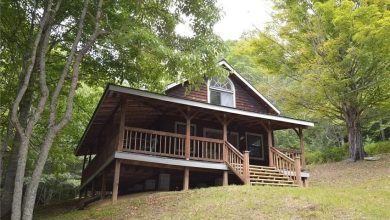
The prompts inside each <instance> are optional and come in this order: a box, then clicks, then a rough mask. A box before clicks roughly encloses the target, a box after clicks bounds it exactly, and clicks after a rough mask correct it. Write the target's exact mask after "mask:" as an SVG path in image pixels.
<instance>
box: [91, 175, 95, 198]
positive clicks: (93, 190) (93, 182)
mask: <svg viewBox="0 0 390 220" xmlns="http://www.w3.org/2000/svg"><path fill="white" fill-rule="evenodd" d="M91 191H92V192H91V194H92V197H94V196H95V195H96V179H93V180H92V189H91Z"/></svg>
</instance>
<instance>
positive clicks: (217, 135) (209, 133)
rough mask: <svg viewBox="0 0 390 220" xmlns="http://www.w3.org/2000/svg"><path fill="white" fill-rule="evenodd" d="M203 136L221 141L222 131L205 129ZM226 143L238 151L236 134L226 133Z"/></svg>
mask: <svg viewBox="0 0 390 220" xmlns="http://www.w3.org/2000/svg"><path fill="white" fill-rule="evenodd" d="M203 136H204V137H207V138H214V139H223V131H222V130H219V129H212V128H205V129H204V131H203ZM228 142H229V143H231V144H232V145H233V146H234V147H236V148H237V149H238V147H239V146H238V133H237V132H231V131H228Z"/></svg>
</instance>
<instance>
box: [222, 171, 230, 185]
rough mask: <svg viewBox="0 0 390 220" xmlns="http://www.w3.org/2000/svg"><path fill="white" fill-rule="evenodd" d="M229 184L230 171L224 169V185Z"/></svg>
mask: <svg viewBox="0 0 390 220" xmlns="http://www.w3.org/2000/svg"><path fill="white" fill-rule="evenodd" d="M227 185H229V178H228V171H226V170H225V171H223V178H222V186H227Z"/></svg>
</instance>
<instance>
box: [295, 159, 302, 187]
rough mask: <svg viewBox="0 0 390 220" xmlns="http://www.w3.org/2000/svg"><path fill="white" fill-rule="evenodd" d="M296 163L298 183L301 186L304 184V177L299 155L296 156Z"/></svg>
mask: <svg viewBox="0 0 390 220" xmlns="http://www.w3.org/2000/svg"><path fill="white" fill-rule="evenodd" d="M294 163H295V177H296V178H297V179H296V183H297V184H298V185H299V186H302V177H301V159H300V158H299V157H295V158H294Z"/></svg>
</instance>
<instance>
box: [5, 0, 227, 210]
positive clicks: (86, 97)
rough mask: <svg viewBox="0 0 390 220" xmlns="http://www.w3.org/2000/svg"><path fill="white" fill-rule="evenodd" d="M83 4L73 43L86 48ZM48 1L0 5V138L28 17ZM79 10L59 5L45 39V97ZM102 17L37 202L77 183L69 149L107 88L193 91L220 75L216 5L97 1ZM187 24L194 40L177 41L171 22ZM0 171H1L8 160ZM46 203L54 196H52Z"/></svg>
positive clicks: (72, 4)
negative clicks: (180, 86) (186, 87)
mask: <svg viewBox="0 0 390 220" xmlns="http://www.w3.org/2000/svg"><path fill="white" fill-rule="evenodd" d="M89 2H90V5H89V9H88V13H87V18H86V23H85V25H84V32H83V37H82V40H81V43H80V44H83V43H85V41H86V40H87V37H86V36H88V35H89V34H91V32H92V31H93V28H94V22H95V19H94V18H93V15H94V11H95V10H96V5H95V4H96V1H89ZM47 3H48V2H47V1H30V0H19V1H11V0H4V1H2V2H1V3H0V4H1V13H0V36H1V41H0V48H1V49H0V57H1V59H0V136H1V140H3V137H4V136H5V134H6V133H7V128H8V126H7V125H8V118H9V117H8V116H9V108H10V106H11V105H12V103H13V101H14V99H15V95H16V93H17V90H18V88H19V87H20V84H21V82H20V81H19V78H23V75H22V76H20V74H23V72H22V71H21V69H22V66H23V65H26V62H27V60H28V59H27V58H28V57H29V53H30V50H31V45H30V42H31V40H32V39H34V37H35V34H36V31H37V24H38V22H37V21H38V20H39V17H35V20H33V21H32V18H34V14H33V13H34V11H37V12H38V14H39V13H42V12H43V9H44V8H45V7H46V4H47ZM82 6H83V4H82V1H79V0H68V1H66V4H65V3H62V4H61V7H60V8H59V11H58V13H57V15H56V16H55V17H54V18H53V19H54V20H53V23H54V26H53V27H54V30H53V34H51V35H50V36H51V39H50V41H49V49H48V51H47V56H46V58H47V62H46V73H47V76H46V78H47V81H48V86H49V91H50V93H52V92H53V90H54V87H55V86H56V82H57V81H58V77H59V75H60V73H61V71H62V68H63V65H64V60H66V58H67V57H68V55H69V52H70V48H71V44H72V42H73V40H74V39H75V35H76V31H77V28H76V27H77V22H78V18H79V17H80V13H81V11H82V10H81V9H82ZM103 18H104V19H102V23H101V29H102V30H104V31H105V34H104V35H103V36H102V37H99V38H98V40H97V41H96V43H95V44H94V46H93V49H92V50H91V51H90V53H89V54H88V55H87V56H86V57H85V59H84V60H83V62H82V65H81V68H80V77H79V84H78V87H77V94H76V97H75V100H74V108H73V109H74V110H73V116H72V120H71V121H70V123H69V124H68V125H67V126H66V127H65V128H64V129H63V130H62V131H61V132H60V133H59V135H58V136H57V137H56V139H55V141H54V144H53V146H52V148H51V150H50V153H49V157H48V160H47V162H46V165H45V170H44V174H43V178H42V181H41V185H40V188H39V191H38V197H37V198H38V199H39V200H40V202H42V203H46V202H48V201H50V200H51V197H50V196H46V194H48V193H49V192H50V193H49V194H53V193H55V194H61V193H66V192H65V191H67V192H68V191H69V190H70V191H72V190H75V187H76V185H77V184H66V186H62V185H61V184H59V183H60V182H62V183H64V184H65V182H67V181H70V182H72V183H75V182H78V181H79V179H80V176H79V175H80V173H81V161H80V159H79V158H77V157H76V156H75V155H74V149H75V148H76V146H77V144H78V142H79V140H80V138H81V136H82V131H83V130H84V129H85V127H86V126H87V124H88V121H89V119H90V117H91V116H92V113H93V110H94V108H95V107H96V105H97V103H98V101H99V98H100V96H101V94H102V92H103V88H104V87H105V86H106V84H107V83H108V82H110V83H117V84H122V85H125V86H131V87H135V88H142V89H148V90H150V91H157V92H161V91H162V90H163V89H164V88H165V86H166V85H167V84H169V83H171V82H173V81H175V82H178V81H183V80H184V79H188V80H190V82H191V85H193V86H197V85H198V84H199V83H200V82H203V80H204V77H207V76H215V75H221V72H222V71H220V68H218V67H217V65H216V64H217V59H219V53H220V52H222V51H223V45H222V41H221V39H220V38H219V37H218V36H217V35H215V34H214V32H213V26H214V24H215V23H216V22H217V21H218V20H219V18H220V14H219V9H218V8H217V6H216V1H215V0H207V1H199V0H197V1H180V0H174V1H158V2H157V1H104V5H103ZM187 20H188V24H189V26H190V29H191V30H192V32H193V34H192V35H190V36H183V35H181V34H180V33H177V32H176V31H175V30H176V27H177V25H178V24H180V23H185V22H186V21H187ZM39 54H40V53H38V55H39ZM38 77H39V68H35V69H34V70H33V74H32V77H31V80H30V84H29V88H28V90H27V92H26V94H27V96H31V103H27V104H26V105H25V106H21V107H20V108H24V109H27V111H31V110H34V109H35V108H36V105H37V100H38V99H39V98H40V96H41V94H40V90H39V87H38ZM70 80H71V78H70V77H67V78H66V82H65V89H64V91H63V92H62V93H61V94H60V97H59V103H58V115H59V116H61V115H63V114H64V112H65V106H66V95H67V91H68V87H69V81H70ZM27 115H31V114H27ZM48 117H49V109H48V107H47V106H46V109H45V111H44V113H43V115H42V118H41V120H40V121H39V123H38V126H37V127H36V128H34V132H33V138H32V141H31V143H30V148H29V152H28V161H27V170H26V173H27V174H30V173H31V170H32V169H33V168H34V164H35V161H36V158H37V156H38V154H39V149H40V145H41V144H42V140H43V138H44V135H45V133H46V132H47V122H48ZM12 132H14V130H13V129H11V133H12ZM12 138H13V135H11V139H12ZM12 143H13V141H12V140H11V141H10V144H9V146H7V147H8V148H7V151H6V152H5V155H4V158H5V159H8V158H9V157H10V155H9V154H10V152H11V150H10V149H11V148H12V147H14V146H13V144H12ZM1 156H3V155H1ZM5 165H6V167H7V165H8V164H7V162H6V163H5ZM65 180H66V181H65ZM71 188H72V189H71ZM71 195H74V194H71ZM53 197H55V198H57V196H56V195H54V194H53ZM61 198H64V197H63V196H62V197H61Z"/></svg>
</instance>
